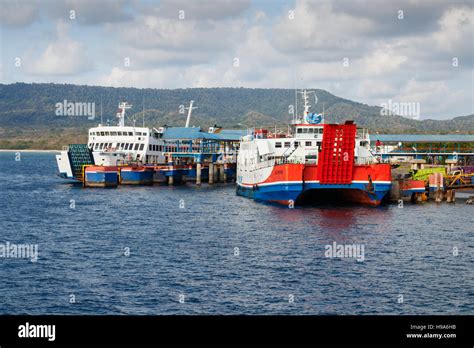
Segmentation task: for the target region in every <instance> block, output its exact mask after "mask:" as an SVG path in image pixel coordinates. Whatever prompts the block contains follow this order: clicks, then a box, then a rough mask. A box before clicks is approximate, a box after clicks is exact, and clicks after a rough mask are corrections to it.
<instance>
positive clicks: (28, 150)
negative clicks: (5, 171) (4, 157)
mask: <svg viewBox="0 0 474 348" xmlns="http://www.w3.org/2000/svg"><path fill="white" fill-rule="evenodd" d="M0 152H61V150H33V149H23V150H14V149H13V150H10V149H0Z"/></svg>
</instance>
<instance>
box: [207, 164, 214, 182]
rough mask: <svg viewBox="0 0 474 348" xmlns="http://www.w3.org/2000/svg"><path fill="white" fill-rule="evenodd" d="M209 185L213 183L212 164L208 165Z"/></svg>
mask: <svg viewBox="0 0 474 348" xmlns="http://www.w3.org/2000/svg"><path fill="white" fill-rule="evenodd" d="M208 179H209V184H211V185H212V184H213V183H214V163H212V162H211V163H209V178H208Z"/></svg>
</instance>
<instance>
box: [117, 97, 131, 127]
mask: <svg viewBox="0 0 474 348" xmlns="http://www.w3.org/2000/svg"><path fill="white" fill-rule="evenodd" d="M131 108H132V105H130V104H128V103H127V102H120V103H119V108H118V111H117V117H118V119H119V122H118V126H119V127H124V126H125V110H128V109H131Z"/></svg>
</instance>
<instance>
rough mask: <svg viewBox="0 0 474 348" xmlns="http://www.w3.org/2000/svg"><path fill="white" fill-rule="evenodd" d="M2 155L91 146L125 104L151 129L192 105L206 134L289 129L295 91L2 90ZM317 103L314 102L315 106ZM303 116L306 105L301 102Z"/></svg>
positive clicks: (350, 106) (462, 120)
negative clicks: (68, 106) (81, 107)
mask: <svg viewBox="0 0 474 348" xmlns="http://www.w3.org/2000/svg"><path fill="white" fill-rule="evenodd" d="M0 91H1V93H0V148H4V149H5V148H9V149H13V148H15V149H18V148H25V149H26V148H36V149H60V148H61V146H62V145H65V144H68V143H72V142H85V141H86V139H87V129H88V128H89V127H92V126H95V125H97V123H99V122H101V121H100V120H101V116H100V115H101V112H100V110H101V105H102V110H103V117H102V119H103V123H106V122H107V120H109V121H110V122H111V124H114V123H116V119H115V114H116V111H117V105H118V103H119V101H128V102H129V103H131V104H133V105H134V108H133V109H132V110H131V112H130V114H129V115H128V116H129V119H128V120H127V123H128V124H131V122H132V118H135V119H136V124H137V125H141V124H142V120H143V108H145V124H146V125H147V126H150V127H151V126H152V127H159V126H162V125H165V124H166V125H168V126H183V125H184V123H185V120H186V114H185V113H186V111H185V112H184V113H180V112H179V110H180V105H183V106H187V105H188V103H189V101H190V100H194V101H195V106H197V107H198V108H197V109H196V110H194V111H193V116H192V120H191V125H196V126H197V125H199V126H202V127H208V126H212V125H214V124H217V125H219V126H222V127H226V128H241V126H239V123H240V124H243V125H246V126H249V127H252V126H267V127H271V126H274V125H284V124H286V123H288V121H289V120H291V115H290V114H289V108H290V105H294V104H295V91H294V90H292V89H252V88H188V89H174V90H165V89H137V88H112V87H94V86H77V85H63V84H25V83H15V84H10V85H2V84H0ZM315 91H316V95H317V97H318V103H317V104H316V106H315V107H314V108H313V110H312V111H314V112H318V113H321V112H322V111H323V106H324V110H325V115H326V121H328V122H344V121H345V120H355V122H356V123H357V124H358V125H359V126H363V127H367V128H369V129H370V130H371V131H372V132H375V131H378V132H380V133H440V134H442V133H455V132H458V133H471V134H473V133H474V115H470V116H463V117H456V118H454V119H452V120H446V121H435V120H423V121H417V120H413V119H408V118H404V117H401V116H381V115H380V107H377V106H368V105H365V104H361V103H356V102H353V101H350V100H347V99H343V98H339V97H336V96H334V95H332V94H330V93H328V92H326V91H324V90H320V89H315ZM64 100H67V101H68V102H80V103H84V102H86V103H95V107H96V117H95V119H94V120H89V119H88V118H87V117H85V116H67V117H66V116H56V114H55V105H56V103H62V102H63V101H64ZM312 101H313V100H312ZM298 105H299V112H300V113H301V111H302V110H301V100H298Z"/></svg>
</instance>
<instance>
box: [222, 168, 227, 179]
mask: <svg viewBox="0 0 474 348" xmlns="http://www.w3.org/2000/svg"><path fill="white" fill-rule="evenodd" d="M222 171H223V172H224V182H227V163H224V169H223V170H222Z"/></svg>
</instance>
